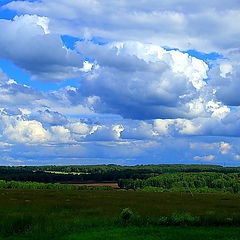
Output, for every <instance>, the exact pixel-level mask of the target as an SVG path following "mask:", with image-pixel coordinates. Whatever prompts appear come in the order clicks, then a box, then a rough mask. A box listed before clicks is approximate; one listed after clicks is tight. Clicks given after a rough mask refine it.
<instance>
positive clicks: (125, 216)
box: [120, 208, 134, 222]
mask: <svg viewBox="0 0 240 240" xmlns="http://www.w3.org/2000/svg"><path fill="white" fill-rule="evenodd" d="M133 215H134V214H133V211H132V210H131V209H130V208H124V209H123V210H122V212H121V213H120V219H121V220H122V221H123V222H128V221H129V220H130V219H131V218H132V217H133Z"/></svg>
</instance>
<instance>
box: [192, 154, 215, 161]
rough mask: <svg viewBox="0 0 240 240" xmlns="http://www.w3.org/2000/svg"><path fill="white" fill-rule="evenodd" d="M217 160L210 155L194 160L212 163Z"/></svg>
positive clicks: (196, 157) (197, 157)
mask: <svg viewBox="0 0 240 240" xmlns="http://www.w3.org/2000/svg"><path fill="white" fill-rule="evenodd" d="M214 158H215V156H213V155H208V156H195V157H194V158H193V159H194V160H197V161H206V162H210V161H212V160H213V159H214Z"/></svg>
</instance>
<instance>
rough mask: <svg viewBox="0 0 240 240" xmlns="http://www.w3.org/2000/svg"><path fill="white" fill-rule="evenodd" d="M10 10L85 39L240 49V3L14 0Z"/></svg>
mask: <svg viewBox="0 0 240 240" xmlns="http://www.w3.org/2000/svg"><path fill="white" fill-rule="evenodd" d="M5 8H8V9H12V10H14V11H18V12H19V13H31V14H38V15H41V16H47V17H49V18H50V19H51V21H52V25H51V26H52V28H53V29H54V31H55V32H58V33H59V32H61V33H64V34H68V35H72V36H77V37H80V38H83V37H84V38H93V37H95V36H100V37H103V38H105V39H111V40H121V41H126V40H139V39H142V40H143V41H144V42H152V43H155V44H159V45H161V46H169V47H172V48H180V49H182V50H184V49H185V50H187V49H197V50H200V51H202V52H213V51H219V52H225V51H228V50H229V49H232V48H239V39H240V37H239V34H240V31H239V28H238V27H237V25H236V24H235V22H237V21H238V20H239V9H240V5H239V2H238V1H237V0H231V1H229V0H228V1H227V0H223V1H221V2H219V1H215V0H214V1H211V2H210V1H207V0H204V1H201V3H200V2H196V1H194V2H193V1H190V0H187V1H182V2H179V1H167V0H164V1H158V2H156V1H154V0H151V1H145V0H144V1H141V2H139V1H137V0H133V1H127V0H122V1H121V2H116V1H113V0H112V1H109V0H101V1H100V0H95V1H90V2H89V1H86V0H84V1H83V0H79V1H77V2H69V1H67V0H61V1H59V0H52V1H51V2H49V1H48V0H42V1H38V2H30V1H12V2H10V3H9V4H7V5H6V6H5ZM123 19H124V21H123ZM73 22H74V23H73ZM222 29H225V31H222ZM199 33H201V34H199Z"/></svg>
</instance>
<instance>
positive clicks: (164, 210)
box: [0, 189, 240, 240]
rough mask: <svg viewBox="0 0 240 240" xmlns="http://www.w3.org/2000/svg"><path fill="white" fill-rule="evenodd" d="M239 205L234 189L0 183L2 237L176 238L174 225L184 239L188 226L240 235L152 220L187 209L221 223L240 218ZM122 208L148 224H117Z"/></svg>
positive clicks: (212, 231) (214, 231) (233, 230)
mask: <svg viewBox="0 0 240 240" xmlns="http://www.w3.org/2000/svg"><path fill="white" fill-rule="evenodd" d="M239 205H240V195H238V194H234V195H233V194H226V195H225V194H194V196H193V197H192V196H191V194H188V193H182V194H181V193H158V192H157V193H151V192H135V191H116V190H112V191H94V190H91V191H85V190H81V191H76V190H71V191H70V190H61V191H59V190H30V189H1V190H0V239H8V240H11V239H31V240H34V239H36V240H39V239H51V240H53V239H73V240H74V239H84V240H85V239H99V240H100V239H143V238H144V239H166V240H168V239H173V238H174V236H175V239H176V235H174V234H173V230H174V229H175V230H176V231H179V233H178V234H179V236H180V237H182V239H193V237H192V238H190V237H189V238H184V236H185V235H186V232H189V234H190V235H189V236H194V234H195V235H196V236H198V235H199V236H200V235H203V236H205V235H206V236H208V235H209V238H207V237H204V238H206V239H228V240H229V239H239V238H234V237H235V236H237V232H238V230H239V228H238V227H227V228H226V227H212V228H206V227H198V228H196V227H195V228H194V227H188V228H183V227H162V226H156V224H157V219H158V218H159V217H161V216H171V215H172V214H173V213H186V212H187V213H189V214H191V215H193V216H200V217H202V219H204V218H205V223H204V224H205V225H207V224H208V223H210V224H211V225H214V224H215V225H221V221H222V220H224V219H227V218H234V219H240V210H239ZM124 208H131V209H132V210H133V212H134V213H136V214H138V215H140V216H141V217H142V218H145V219H146V220H147V219H148V220H149V226H147V225H144V224H143V226H142V228H139V227H137V226H135V225H134V224H135V223H134V224H133V225H131V226H130V225H128V224H126V225H125V227H123V226H121V224H120V225H119V224H116V217H117V216H119V214H120V213H121V211H122V209H124ZM144 222H145V223H147V221H144ZM239 222H240V221H239ZM140 224H142V222H141V223H140ZM171 229H172V230H171ZM184 229H185V230H184ZM186 229H187V230H186ZM224 229H225V230H224ZM175 230H174V231H175ZM141 231H142V232H141ZM127 232H129V234H127ZM208 232H209V233H208ZM161 234H164V236H163V235H161ZM184 234H185V235H184ZM191 234H192V235H191ZM204 234H205V235H204ZM231 234H232V235H231ZM111 236H112V238H111ZM144 236H145V237H144ZM210 236H212V238H210ZM1 237H2V238H1ZM61 237H62V238H61ZM127 237H128V238H127ZM221 237H226V238H221ZM231 237H232V238H231ZM177 239H181V238H179V237H178V238H177ZM194 239H200V238H196V237H194ZM201 239H202V238H201Z"/></svg>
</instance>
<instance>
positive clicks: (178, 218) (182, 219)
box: [170, 213, 200, 225]
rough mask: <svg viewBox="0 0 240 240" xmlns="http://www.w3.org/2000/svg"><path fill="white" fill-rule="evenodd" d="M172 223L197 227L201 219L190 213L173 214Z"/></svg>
mask: <svg viewBox="0 0 240 240" xmlns="http://www.w3.org/2000/svg"><path fill="white" fill-rule="evenodd" d="M170 221H171V223H172V224H174V225H196V224H198V223H199V222H200V218H199V217H196V216H192V215H191V214H189V213H173V214H172V215H171V217H170Z"/></svg>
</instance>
